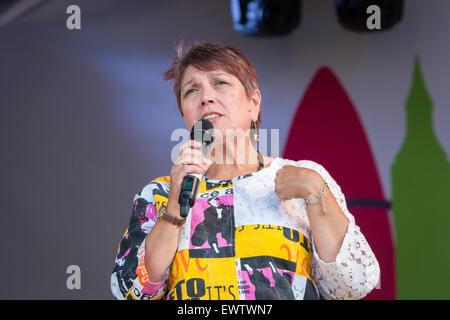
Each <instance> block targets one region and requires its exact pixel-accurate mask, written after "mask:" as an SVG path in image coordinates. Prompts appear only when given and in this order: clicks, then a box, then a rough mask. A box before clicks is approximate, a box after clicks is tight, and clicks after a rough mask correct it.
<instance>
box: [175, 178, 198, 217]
mask: <svg viewBox="0 0 450 320" xmlns="http://www.w3.org/2000/svg"><path fill="white" fill-rule="evenodd" d="M200 181H201V175H197V174H188V175H186V176H185V177H184V178H183V181H182V182H181V192H180V197H179V198H178V202H179V204H180V216H181V217H182V218H186V217H187V215H188V213H189V210H190V209H191V208H192V207H193V206H194V204H195V199H197V192H198V187H199V186H200Z"/></svg>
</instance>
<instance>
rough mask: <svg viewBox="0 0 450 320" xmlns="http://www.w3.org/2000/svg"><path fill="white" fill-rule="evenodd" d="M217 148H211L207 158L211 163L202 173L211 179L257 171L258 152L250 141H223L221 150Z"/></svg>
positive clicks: (227, 177) (230, 177)
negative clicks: (242, 142) (228, 142)
mask: <svg viewBox="0 0 450 320" xmlns="http://www.w3.org/2000/svg"><path fill="white" fill-rule="evenodd" d="M218 148H219V147H216V148H212V150H211V156H210V157H209V158H210V159H211V160H213V164H212V165H211V166H210V167H209V168H208V170H207V171H206V172H205V174H204V175H205V176H206V177H207V178H209V179H212V180H230V179H232V178H234V177H238V176H242V175H246V174H249V173H253V172H256V171H258V167H259V164H260V161H259V154H258V151H256V150H255V148H254V147H253V146H252V144H251V143H250V141H246V143H245V144H241V145H239V144H237V143H233V144H232V145H230V144H226V143H225V144H224V145H223V146H222V148H221V150H219V149H218ZM219 151H221V152H219ZM264 158H265V159H266V158H267V159H270V158H268V157H264ZM264 162H265V161H264Z"/></svg>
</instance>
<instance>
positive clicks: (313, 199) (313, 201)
mask: <svg viewBox="0 0 450 320" xmlns="http://www.w3.org/2000/svg"><path fill="white" fill-rule="evenodd" d="M306 201H307V202H308V203H309V204H316V203H317V202H318V201H319V196H317V195H315V194H310V195H309V196H308V197H307V198H306Z"/></svg>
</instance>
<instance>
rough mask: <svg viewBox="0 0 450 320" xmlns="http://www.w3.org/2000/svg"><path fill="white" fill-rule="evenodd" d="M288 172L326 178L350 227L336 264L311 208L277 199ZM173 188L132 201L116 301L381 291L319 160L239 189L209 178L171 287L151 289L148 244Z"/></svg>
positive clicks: (374, 266) (257, 177)
mask: <svg viewBox="0 0 450 320" xmlns="http://www.w3.org/2000/svg"><path fill="white" fill-rule="evenodd" d="M287 164H290V165H296V166H299V167H306V168H309V169H312V170H315V171H316V172H318V173H319V174H321V176H322V177H323V178H324V180H325V181H326V182H327V183H328V186H329V189H330V191H331V193H332V194H333V195H334V197H335V198H336V200H337V202H338V204H339V206H340V207H341V209H342V210H343V212H344V213H345V215H346V217H347V218H348V219H349V221H350V223H349V226H348V229H347V232H346V235H345V238H344V241H343V244H342V246H341V249H340V251H339V253H338V255H337V257H336V261H335V262H331V263H325V262H323V261H322V260H321V259H320V257H319V255H318V254H317V252H316V250H315V245H314V239H313V237H312V233H311V230H310V225H309V221H308V216H307V213H306V206H305V202H304V200H303V199H292V200H288V201H281V200H280V199H279V198H278V197H277V195H276V194H275V191H274V179H275V174H276V172H277V170H278V169H280V168H281V167H283V166H284V165H287ZM169 187H170V181H169V177H161V178H157V179H155V180H153V181H152V182H151V183H150V184H148V185H146V186H145V187H144V188H143V189H142V191H141V192H140V193H139V194H138V195H136V196H135V198H134V202H133V210H132V214H131V218H130V221H129V227H128V229H127V230H126V232H125V234H124V236H123V239H122V241H121V242H120V245H119V249H118V252H117V257H116V260H115V267H114V270H113V273H112V276H111V290H112V293H113V294H114V296H115V297H116V298H117V299H175V300H182V299H212V300H215V299H219V300H225V299H227V300H237V299H241V300H253V299H257V300H258V299H297V300H301V299H320V298H322V297H323V298H326V299H359V298H362V297H364V296H365V295H367V294H368V293H369V292H370V291H371V290H372V289H373V288H374V287H375V285H376V284H377V282H378V279H379V273H380V268H379V265H378V262H377V259H376V258H375V256H374V254H373V252H372V250H371V248H370V246H369V244H368V243H367V241H366V239H365V238H364V236H363V234H362V233H361V232H360V229H359V227H358V226H357V225H355V221H354V217H353V216H352V215H351V214H350V212H349V211H348V210H347V206H346V202H345V198H344V195H343V194H342V192H341V189H340V187H339V186H338V185H337V184H336V182H335V181H334V180H333V178H332V177H331V176H330V175H329V173H328V172H327V171H326V170H325V169H324V168H323V167H322V166H321V165H319V164H318V163H316V162H313V161H309V160H302V161H298V162H294V161H290V160H285V159H282V158H276V159H274V160H273V161H272V163H271V164H270V166H269V167H267V168H265V169H262V170H260V171H258V172H255V173H252V174H249V175H245V176H240V177H236V178H234V179H232V180H227V181H217V180H210V179H206V178H203V180H202V182H201V184H200V188H199V192H198V196H197V200H196V202H195V205H194V206H193V208H192V209H191V212H190V214H189V216H188V218H187V220H186V223H185V224H184V225H183V226H182V227H181V229H180V235H179V240H178V250H177V252H176V255H175V257H174V260H173V262H172V264H171V266H170V267H169V269H168V270H167V274H166V278H165V280H164V281H162V282H160V283H151V282H150V281H149V280H148V274H147V271H146V268H145V266H144V256H145V239H146V236H147V234H148V233H149V232H150V231H151V229H152V227H153V226H154V225H155V221H156V216H157V210H158V209H159V207H160V206H161V204H163V203H167V199H168V194H169Z"/></svg>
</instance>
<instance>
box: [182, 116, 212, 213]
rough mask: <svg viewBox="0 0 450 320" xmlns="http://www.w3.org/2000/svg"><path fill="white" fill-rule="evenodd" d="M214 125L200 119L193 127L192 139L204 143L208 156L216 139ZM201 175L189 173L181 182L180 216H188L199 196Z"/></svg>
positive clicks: (205, 152) (204, 149)
mask: <svg viewBox="0 0 450 320" xmlns="http://www.w3.org/2000/svg"><path fill="white" fill-rule="evenodd" d="M213 129H214V127H213V125H212V123H211V121H209V120H207V119H203V120H198V121H197V122H196V123H194V125H193V126H192V129H191V135H190V137H191V140H195V141H198V142H200V143H201V144H202V147H201V148H202V150H203V154H204V155H205V156H206V154H207V153H208V150H209V147H210V146H211V143H212V142H213V140H214V132H213V131H214V130H213ZM200 180H201V175H198V174H188V175H186V176H185V177H184V178H183V181H182V182H181V191H180V197H179V198H178V203H179V204H180V216H181V217H182V218H186V217H187V215H188V213H189V210H190V209H191V208H192V207H193V206H194V203H195V199H196V198H197V191H198V187H199V185H200Z"/></svg>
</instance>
